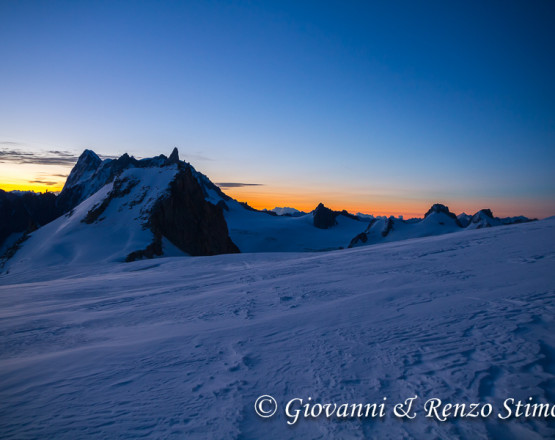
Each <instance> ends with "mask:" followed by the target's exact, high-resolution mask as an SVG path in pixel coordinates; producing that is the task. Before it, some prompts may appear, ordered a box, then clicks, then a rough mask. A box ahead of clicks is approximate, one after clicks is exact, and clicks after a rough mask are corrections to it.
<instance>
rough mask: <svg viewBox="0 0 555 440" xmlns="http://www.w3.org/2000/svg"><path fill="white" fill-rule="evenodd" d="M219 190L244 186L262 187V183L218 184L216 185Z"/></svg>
mask: <svg viewBox="0 0 555 440" xmlns="http://www.w3.org/2000/svg"><path fill="white" fill-rule="evenodd" d="M216 185H218V186H219V187H220V188H242V187H244V186H264V184H263V183H242V182H220V183H216Z"/></svg>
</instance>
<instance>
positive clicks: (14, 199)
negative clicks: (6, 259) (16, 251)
mask: <svg viewBox="0 0 555 440" xmlns="http://www.w3.org/2000/svg"><path fill="white" fill-rule="evenodd" d="M58 215H59V213H58V211H57V209H56V195H55V194H53V193H32V192H27V193H15V192H6V191H3V190H0V245H2V243H4V240H6V238H7V237H8V236H9V235H11V234H13V233H15V232H31V231H33V230H35V229H37V228H39V227H40V226H43V225H45V224H47V223H50V222H51V221H52V220H54V219H55V218H56V217H58Z"/></svg>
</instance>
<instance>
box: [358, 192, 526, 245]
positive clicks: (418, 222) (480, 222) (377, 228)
mask: <svg viewBox="0 0 555 440" xmlns="http://www.w3.org/2000/svg"><path fill="white" fill-rule="evenodd" d="M527 221H530V220H529V219H527V218H526V217H508V218H504V219H500V218H497V217H494V216H493V214H492V212H491V210H489V209H482V210H480V211H478V212H477V213H476V214H474V215H473V216H468V215H467V214H464V213H463V214H460V215H459V216H456V215H455V214H453V213H452V212H451V211H449V208H448V207H447V206H445V205H442V204H439V203H436V204H434V205H433V206H432V207H431V208H430V209H429V210H428V212H427V213H426V214H425V216H424V218H423V219H410V220H402V219H399V218H395V217H390V218H388V219H384V218H376V219H373V220H371V221H370V223H369V225H368V227H367V229H366V230H365V231H364V232H362V233H360V234H359V235H357V236H356V237H354V238H353V240H352V241H351V243H350V244H349V247H355V246H361V245H365V244H366V245H368V244H375V243H382V242H390V241H398V240H406V239H409V238H418V237H428V236H432V235H442V234H448V233H451V232H458V231H464V230H467V229H468V230H470V229H480V228H484V227H491V226H500V225H508V224H513V223H522V222H527Z"/></svg>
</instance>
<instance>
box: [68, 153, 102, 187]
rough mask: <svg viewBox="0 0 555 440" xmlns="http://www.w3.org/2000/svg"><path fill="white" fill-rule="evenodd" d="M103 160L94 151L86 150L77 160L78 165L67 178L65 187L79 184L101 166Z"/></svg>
mask: <svg viewBox="0 0 555 440" xmlns="http://www.w3.org/2000/svg"><path fill="white" fill-rule="evenodd" d="M101 163H102V159H100V157H98V155H97V154H96V153H95V152H94V151H92V150H85V151H83V152H82V153H81V156H79V159H77V163H76V164H75V166H74V167H73V169H72V170H71V173H70V174H69V176H68V177H67V180H66V183H65V185H64V187H68V188H69V187H70V186H73V185H75V184H77V183H78V182H79V181H80V180H82V179H83V178H84V177H85V176H86V175H87V174H91V173H93V172H94V171H96V169H97V168H98V167H99V166H100V164H101Z"/></svg>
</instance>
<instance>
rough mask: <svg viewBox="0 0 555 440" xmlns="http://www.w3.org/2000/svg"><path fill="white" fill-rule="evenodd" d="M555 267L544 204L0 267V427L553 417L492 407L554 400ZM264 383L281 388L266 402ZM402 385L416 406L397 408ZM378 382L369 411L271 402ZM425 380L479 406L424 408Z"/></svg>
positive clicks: (487, 423) (75, 430) (272, 428)
mask: <svg viewBox="0 0 555 440" xmlns="http://www.w3.org/2000/svg"><path fill="white" fill-rule="evenodd" d="M554 274H555V221H554V220H546V221H540V222H534V223H529V224H522V225H515V226H506V227H502V228H501V227H500V228H491V229H489V228H488V229H482V230H478V231H465V232H459V233H453V234H448V235H443V236H438V237H430V238H422V239H414V240H408V241H403V242H396V243H388V244H381V245H375V246H368V247H364V248H358V249H350V250H343V251H335V252H327V253H311V254H307V253H304V254H287V253H277V254H237V255H225V256H218V257H198V258H190V257H176V258H161V259H157V260H145V261H138V262H134V263H116V264H109V265H108V264H107V265H102V266H95V267H91V266H89V267H87V266H55V267H53V268H49V269H48V270H46V269H45V270H44V271H41V270H35V271H33V270H32V269H29V270H28V271H27V273H19V274H11V275H3V276H1V277H0V335H1V337H0V438H2V439H10V438H17V439H26V438H40V439H47V438H48V439H78V438H136V437H148V438H180V439H181V438H199V439H200V438H215V439H226V438H248V439H261V438H273V439H286V438H391V439H401V438H427V439H432V438H468V439H478V438H504V439H510V438H526V439H534V438H553V437H554V436H555V421H554V420H555V419H554V418H552V417H548V418H543V417H535V418H534V417H528V418H526V417H523V416H521V417H518V418H511V419H508V420H500V419H499V418H497V413H499V412H501V411H502V409H503V402H504V401H505V400H506V399H508V398H513V399H515V402H517V401H518V400H521V401H523V402H525V403H526V402H531V401H530V400H529V397H532V399H533V400H532V401H533V402H536V403H537V402H543V403H546V402H549V403H551V404H555V275H554ZM263 394H270V395H272V396H273V397H275V399H276V401H277V403H278V405H279V407H278V410H277V412H276V413H275V415H274V416H273V417H271V418H267V419H263V418H261V417H259V416H257V415H256V413H255V410H254V403H255V401H256V399H257V398H258V396H260V395H263ZM415 395H417V396H418V399H417V400H416V401H415V404H414V405H415V407H414V410H415V411H416V414H417V416H416V417H415V418H414V419H413V420H406V419H402V418H397V417H395V416H394V415H393V412H392V410H393V406H394V404H395V403H398V402H403V401H404V400H405V399H407V398H410V397H413V396H415ZM309 397H310V398H311V400H310V401H309V400H308V399H309ZM384 397H386V398H387V400H386V401H385V402H386V405H385V412H386V415H385V416H384V417H376V418H372V417H368V418H364V417H363V418H347V419H341V418H338V417H335V416H332V417H330V418H329V419H326V417H325V416H320V417H319V418H316V419H311V418H305V417H299V419H298V420H297V423H295V424H293V425H289V424H288V423H287V422H288V421H289V422H291V418H290V417H287V416H286V414H285V405H286V404H287V402H289V401H290V400H291V399H294V398H298V399H302V400H303V403H307V402H310V404H313V403H314V402H319V403H322V404H324V403H336V404H338V405H339V404H343V403H350V404H354V403H373V402H377V403H382V402H384ZM431 398H439V399H442V402H443V403H444V404H445V403H466V404H470V403H481V404H486V403H489V404H491V406H492V408H493V413H492V415H491V416H489V417H485V418H461V417H459V418H449V419H448V420H447V421H445V422H440V421H437V420H435V419H434V418H427V417H426V413H425V411H424V407H423V406H424V402H425V401H426V400H428V399H431ZM296 402H297V404H296V406H295V408H301V407H300V405H299V404H298V403H299V401H296ZM267 404H268V403H265V404H264V405H267ZM268 408H269V407H268V406H263V409H264V410H267V409H268ZM513 409H514V407H513Z"/></svg>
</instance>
